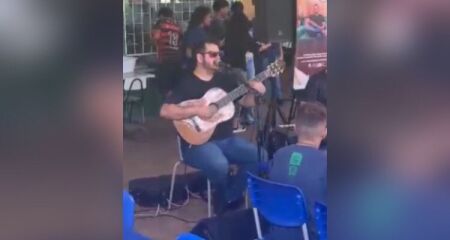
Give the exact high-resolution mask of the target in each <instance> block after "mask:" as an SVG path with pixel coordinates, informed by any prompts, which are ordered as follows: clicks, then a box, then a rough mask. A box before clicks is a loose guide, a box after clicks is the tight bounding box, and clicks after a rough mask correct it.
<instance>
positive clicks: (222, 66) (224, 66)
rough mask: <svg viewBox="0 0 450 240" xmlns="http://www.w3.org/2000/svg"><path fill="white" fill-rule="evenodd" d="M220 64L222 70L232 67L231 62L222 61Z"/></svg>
mask: <svg viewBox="0 0 450 240" xmlns="http://www.w3.org/2000/svg"><path fill="white" fill-rule="evenodd" d="M218 65H219V69H220V70H221V71H226V70H230V69H231V65H230V64H228V63H225V62H222V61H221V62H219V63H218Z"/></svg>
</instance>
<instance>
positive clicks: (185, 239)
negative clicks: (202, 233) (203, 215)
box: [177, 233, 205, 240]
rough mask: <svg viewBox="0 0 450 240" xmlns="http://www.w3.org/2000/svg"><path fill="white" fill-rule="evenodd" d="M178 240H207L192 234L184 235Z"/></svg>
mask: <svg viewBox="0 0 450 240" xmlns="http://www.w3.org/2000/svg"><path fill="white" fill-rule="evenodd" d="M177 240H205V239H204V238H201V237H199V236H197V235H195V234H192V233H183V234H181V235H179V236H178V237H177Z"/></svg>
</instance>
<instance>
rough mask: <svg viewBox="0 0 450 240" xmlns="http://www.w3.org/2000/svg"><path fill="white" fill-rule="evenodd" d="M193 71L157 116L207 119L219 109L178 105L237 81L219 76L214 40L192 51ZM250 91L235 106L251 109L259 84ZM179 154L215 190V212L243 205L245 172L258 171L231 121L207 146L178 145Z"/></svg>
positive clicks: (253, 151) (246, 143) (254, 154)
mask: <svg viewBox="0 0 450 240" xmlns="http://www.w3.org/2000/svg"><path fill="white" fill-rule="evenodd" d="M193 53H194V54H193V56H194V60H196V67H195V69H194V71H193V72H192V73H190V74H187V75H186V76H184V77H183V78H182V79H181V81H180V83H179V84H178V85H177V87H176V88H175V89H174V90H173V92H172V94H171V95H169V96H168V98H167V99H166V100H165V103H164V104H163V105H162V107H161V112H160V115H161V117H163V118H166V119H170V120H183V119H187V118H191V117H193V116H198V117H200V118H202V119H206V120H207V119H210V118H211V117H212V116H213V115H214V114H215V113H216V112H217V111H218V109H217V108H216V107H214V106H212V105H210V106H208V105H206V103H205V102H201V103H197V104H190V105H188V106H180V105H179V103H180V102H183V101H185V100H190V99H199V98H201V97H202V96H203V95H204V94H205V93H206V92H207V91H208V90H209V89H211V88H215V87H218V88H221V89H223V90H224V91H226V92H230V91H231V90H233V89H234V88H236V87H237V86H238V84H237V82H236V79H233V78H230V76H229V75H227V74H225V73H222V72H218V71H217V70H218V69H219V62H220V55H219V45H218V43H217V42H216V41H215V40H210V39H207V40H206V41H205V42H202V43H201V44H198V45H196V46H195V47H194V48H193ZM248 86H249V87H250V88H251V91H249V93H247V94H246V95H245V96H243V97H242V98H241V99H240V100H239V101H238V102H239V103H240V104H241V105H243V106H246V107H250V106H254V104H255V99H254V97H255V94H256V93H259V94H263V93H264V92H265V90H266V89H265V87H264V85H263V84H262V83H260V82H256V81H249V82H248ZM181 150H182V154H183V158H184V161H185V163H186V164H188V165H190V166H192V167H194V168H197V169H199V170H201V171H202V172H203V173H204V174H205V175H206V176H207V177H208V179H209V180H210V181H211V183H212V184H213V186H214V188H215V194H214V210H215V212H216V213H217V214H220V213H222V212H223V211H224V210H225V209H226V208H227V207H229V206H230V204H231V205H235V203H236V202H237V201H238V202H241V201H242V199H243V198H242V195H243V192H244V190H245V187H246V172H247V171H250V172H256V171H257V167H258V166H257V158H258V154H257V147H256V146H255V145H254V144H252V143H250V142H249V141H247V140H245V139H243V138H240V137H237V136H234V135H233V124H232V119H230V120H228V121H225V122H222V123H220V124H218V125H217V127H216V129H215V131H214V133H213V135H212V137H211V138H210V139H209V141H208V142H206V143H204V144H201V145H190V144H189V143H187V142H186V141H184V140H182V141H181ZM230 164H234V165H237V166H238V169H239V170H238V172H237V174H236V175H234V176H229V174H228V172H229V165H230Z"/></svg>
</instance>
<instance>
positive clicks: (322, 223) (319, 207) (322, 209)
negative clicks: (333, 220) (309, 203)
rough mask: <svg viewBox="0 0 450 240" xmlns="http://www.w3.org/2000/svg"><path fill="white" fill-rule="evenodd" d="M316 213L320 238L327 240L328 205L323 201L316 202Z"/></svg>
mask: <svg viewBox="0 0 450 240" xmlns="http://www.w3.org/2000/svg"><path fill="white" fill-rule="evenodd" d="M314 213H315V220H316V225H317V234H318V235H319V239H320V240H327V239H328V235H327V206H325V205H324V204H322V203H319V202H316V203H315V204H314Z"/></svg>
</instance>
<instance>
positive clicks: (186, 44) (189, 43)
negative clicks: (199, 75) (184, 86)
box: [182, 6, 212, 72]
mask: <svg viewBox="0 0 450 240" xmlns="http://www.w3.org/2000/svg"><path fill="white" fill-rule="evenodd" d="M211 21H212V15H211V9H210V8H209V7H206V6H199V7H197V8H195V9H194V12H192V15H191V19H190V20H189V25H188V28H187V30H186V32H185V33H184V39H183V46H182V52H183V63H182V65H183V70H185V71H188V72H189V71H192V70H193V69H194V67H195V60H194V56H193V54H192V48H193V47H194V46H196V45H198V44H200V43H202V42H204V41H206V39H207V37H208V31H207V30H208V28H209V26H210V25H211Z"/></svg>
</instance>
